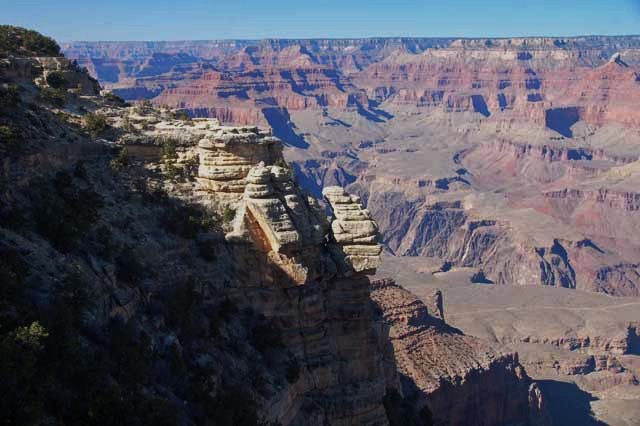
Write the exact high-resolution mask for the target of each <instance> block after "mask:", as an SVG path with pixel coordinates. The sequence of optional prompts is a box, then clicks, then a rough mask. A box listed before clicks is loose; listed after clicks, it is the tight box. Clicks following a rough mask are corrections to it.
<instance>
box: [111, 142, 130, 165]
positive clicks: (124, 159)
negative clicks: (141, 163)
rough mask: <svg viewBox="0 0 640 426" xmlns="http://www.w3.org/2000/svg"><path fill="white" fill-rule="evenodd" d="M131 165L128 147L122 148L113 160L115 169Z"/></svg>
mask: <svg viewBox="0 0 640 426" xmlns="http://www.w3.org/2000/svg"><path fill="white" fill-rule="evenodd" d="M128 165H129V155H128V152H127V148H126V147H123V148H120V151H118V156H117V157H116V158H114V159H113V160H111V167H112V168H113V169H115V170H120V169H123V168H125V167H127V166H128Z"/></svg>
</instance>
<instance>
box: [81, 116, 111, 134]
mask: <svg viewBox="0 0 640 426" xmlns="http://www.w3.org/2000/svg"><path fill="white" fill-rule="evenodd" d="M82 121H83V123H84V128H85V129H87V131H88V132H89V133H90V134H91V135H92V136H93V137H96V136H98V135H100V134H101V133H102V132H104V131H105V130H107V119H106V117H105V116H104V115H102V114H100V113H93V112H90V113H88V114H87V115H85V116H84V117H83V119H82Z"/></svg>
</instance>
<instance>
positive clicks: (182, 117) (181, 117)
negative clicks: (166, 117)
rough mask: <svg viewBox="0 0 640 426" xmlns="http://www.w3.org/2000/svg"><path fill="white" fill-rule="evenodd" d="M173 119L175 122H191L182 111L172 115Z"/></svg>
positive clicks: (188, 116) (189, 117) (185, 112)
mask: <svg viewBox="0 0 640 426" xmlns="http://www.w3.org/2000/svg"><path fill="white" fill-rule="evenodd" d="M174 117H175V119H176V120H182V121H191V116H190V115H189V113H188V112H187V111H185V110H183V109H181V110H178V111H176V112H175V113H174Z"/></svg>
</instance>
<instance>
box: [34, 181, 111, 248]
mask: <svg viewBox="0 0 640 426" xmlns="http://www.w3.org/2000/svg"><path fill="white" fill-rule="evenodd" d="M35 187H36V188H38V189H37V195H36V200H35V202H34V211H33V214H34V219H35V224H36V229H37V231H38V232H39V233H40V235H42V236H43V237H44V238H46V239H47V240H49V241H50V242H51V244H52V245H53V246H54V247H55V248H57V249H58V250H60V251H62V252H69V251H71V250H73V249H74V248H75V247H77V246H78V244H79V243H80V242H81V241H82V239H83V238H84V237H85V236H86V235H87V233H88V232H89V230H90V229H91V227H92V226H93V225H94V223H95V221H96V220H97V219H98V217H99V211H100V209H101V208H102V206H103V199H102V197H101V196H100V195H99V194H98V193H96V192H95V191H94V190H93V189H92V188H82V187H81V186H79V185H78V184H77V183H76V182H75V181H74V179H73V176H72V174H71V173H69V172H59V173H58V174H57V175H56V176H55V178H54V179H53V188H51V185H50V184H48V183H47V182H46V181H44V182H43V181H41V182H37V183H35Z"/></svg>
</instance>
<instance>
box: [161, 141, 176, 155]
mask: <svg viewBox="0 0 640 426" xmlns="http://www.w3.org/2000/svg"><path fill="white" fill-rule="evenodd" d="M162 158H164V159H165V160H174V159H176V158H178V154H177V153H176V141H174V140H173V139H167V140H165V141H164V142H162Z"/></svg>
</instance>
